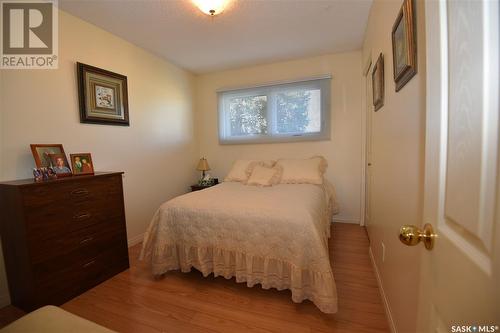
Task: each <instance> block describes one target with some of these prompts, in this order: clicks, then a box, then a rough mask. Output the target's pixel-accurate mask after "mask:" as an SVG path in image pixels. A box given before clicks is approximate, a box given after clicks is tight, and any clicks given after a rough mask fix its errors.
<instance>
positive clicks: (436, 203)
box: [409, 0, 500, 332]
mask: <svg viewBox="0 0 500 333" xmlns="http://www.w3.org/2000/svg"><path fill="white" fill-rule="evenodd" d="M425 15H426V39H427V119H426V122H427V125H426V147H425V150H426V153H425V158H426V162H425V185H424V186H425V187H424V189H425V190H424V214H423V216H424V221H423V223H430V224H432V225H433V227H434V231H435V233H436V234H437V235H438V238H437V239H436V241H435V246H434V248H433V249H432V250H431V251H425V250H423V247H422V251H423V255H422V262H421V285H420V300H419V321H418V323H419V332H500V331H499V329H498V326H500V221H499V219H500V195H499V192H500V187H499V176H498V175H499V173H498V147H499V145H498V139H499V136H498V128H499V117H498V114H499V93H500V91H499V61H500V60H499V52H498V47H499V3H498V1H497V0H477V1H474V0H460V1H459V0H453V1H427V2H426V10H425ZM409 264H411V263H409Z"/></svg>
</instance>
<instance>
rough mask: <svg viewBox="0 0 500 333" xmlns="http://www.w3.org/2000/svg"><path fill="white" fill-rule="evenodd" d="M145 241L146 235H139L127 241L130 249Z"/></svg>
mask: <svg viewBox="0 0 500 333" xmlns="http://www.w3.org/2000/svg"><path fill="white" fill-rule="evenodd" d="M143 239H144V233H142V234H139V235H137V236H135V237H132V238H129V239H128V241H127V242H128V247H132V246H134V245H137V244H139V243H140V242H142V240H143Z"/></svg>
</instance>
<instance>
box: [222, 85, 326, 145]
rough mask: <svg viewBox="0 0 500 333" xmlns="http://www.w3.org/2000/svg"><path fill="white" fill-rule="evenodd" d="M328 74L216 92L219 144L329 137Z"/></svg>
mask: <svg viewBox="0 0 500 333" xmlns="http://www.w3.org/2000/svg"><path fill="white" fill-rule="evenodd" d="M330 81H331V78H321V79H313V80H302V81H298V82H291V83H282V84H273V85H266V86H259V87H253V88H244V89H237V90H226V91H220V92H219V142H220V143H221V144H238V143H267V142H290V141H304V140H328V139H330Z"/></svg>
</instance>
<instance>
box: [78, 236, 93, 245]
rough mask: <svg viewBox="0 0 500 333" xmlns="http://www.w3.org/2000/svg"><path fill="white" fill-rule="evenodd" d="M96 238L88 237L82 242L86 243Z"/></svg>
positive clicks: (81, 242)
mask: <svg viewBox="0 0 500 333" xmlns="http://www.w3.org/2000/svg"><path fill="white" fill-rule="evenodd" d="M93 240H94V237H87V238H84V239H82V240H81V241H80V244H85V243H88V242H91V241H93Z"/></svg>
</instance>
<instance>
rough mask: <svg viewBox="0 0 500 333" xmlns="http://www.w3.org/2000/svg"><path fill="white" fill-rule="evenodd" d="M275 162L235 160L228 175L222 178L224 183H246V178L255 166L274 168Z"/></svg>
mask: <svg viewBox="0 0 500 333" xmlns="http://www.w3.org/2000/svg"><path fill="white" fill-rule="evenodd" d="M274 163H276V162H275V161H267V160H264V161H260V160H236V161H235V162H234V163H233V166H232V168H231V170H230V171H229V174H228V175H227V176H226V178H224V181H225V182H243V183H246V181H247V180H248V177H250V174H251V173H252V170H253V168H254V167H255V166H256V165H262V166H267V167H272V166H274Z"/></svg>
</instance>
